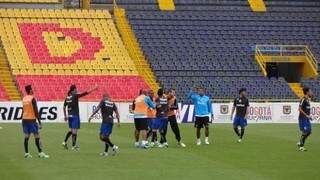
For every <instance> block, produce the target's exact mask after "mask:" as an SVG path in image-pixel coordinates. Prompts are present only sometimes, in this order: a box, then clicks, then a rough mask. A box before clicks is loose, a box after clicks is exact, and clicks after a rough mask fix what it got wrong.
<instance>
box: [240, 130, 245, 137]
mask: <svg viewBox="0 0 320 180" xmlns="http://www.w3.org/2000/svg"><path fill="white" fill-rule="evenodd" d="M243 135H244V128H241V133H240V138H241V139H242V137H243Z"/></svg>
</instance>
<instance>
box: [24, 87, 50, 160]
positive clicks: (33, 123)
mask: <svg viewBox="0 0 320 180" xmlns="http://www.w3.org/2000/svg"><path fill="white" fill-rule="evenodd" d="M25 90H26V93H27V95H26V96H24V97H23V100H22V103H23V114H22V127H23V133H24V151H25V154H24V157H25V158H32V156H31V154H30V153H29V149H28V144H29V138H30V134H33V135H34V138H35V144H36V146H37V149H38V152H39V154H38V156H39V157H40V158H49V156H48V155H47V154H45V153H44V152H43V151H42V149H41V144H40V134H39V129H41V127H42V126H41V120H40V118H39V112H38V106H37V101H36V99H35V97H34V96H33V90H32V86H31V85H27V86H26V87H25ZM37 120H38V123H37Z"/></svg>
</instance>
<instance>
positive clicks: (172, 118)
mask: <svg viewBox="0 0 320 180" xmlns="http://www.w3.org/2000/svg"><path fill="white" fill-rule="evenodd" d="M168 104H169V112H168V122H169V124H170V127H171V130H172V132H173V133H174V135H175V137H176V140H177V142H178V145H179V146H181V147H186V145H185V144H184V143H183V142H181V135H180V130H179V126H178V123H177V116H178V115H179V114H177V113H179V108H178V103H177V98H176V90H175V89H170V90H169V92H168ZM167 129H168V128H167V126H166V127H165V132H164V134H165V136H166V135H167Z"/></svg>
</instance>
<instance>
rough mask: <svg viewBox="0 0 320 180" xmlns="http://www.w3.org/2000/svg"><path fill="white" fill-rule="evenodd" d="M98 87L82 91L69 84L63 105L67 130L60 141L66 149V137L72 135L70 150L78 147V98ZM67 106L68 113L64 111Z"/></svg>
mask: <svg viewBox="0 0 320 180" xmlns="http://www.w3.org/2000/svg"><path fill="white" fill-rule="evenodd" d="M97 89H98V86H96V87H94V88H92V89H90V90H88V91H85V92H83V93H78V92H77V87H76V85H74V84H73V85H71V86H70V89H69V91H68V96H67V97H66V99H65V101H64V105H63V113H64V119H65V121H66V122H67V121H68V124H69V129H70V130H69V131H68V132H67V134H66V137H65V139H64V141H63V143H62V146H63V147H64V148H65V149H68V144H67V142H68V139H69V137H70V136H71V135H72V150H79V149H80V147H79V146H78V145H77V134H78V129H80V116H79V98H81V97H83V96H86V95H88V94H90V93H91V92H93V91H95V90H97ZM66 108H68V115H67V112H66Z"/></svg>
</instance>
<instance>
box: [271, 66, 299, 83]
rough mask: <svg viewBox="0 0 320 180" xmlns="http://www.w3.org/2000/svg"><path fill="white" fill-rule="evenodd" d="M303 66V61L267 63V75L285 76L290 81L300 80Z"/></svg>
mask: <svg viewBox="0 0 320 180" xmlns="http://www.w3.org/2000/svg"><path fill="white" fill-rule="evenodd" d="M302 67H303V64H302V63H267V66H266V70H267V76H268V78H271V77H275V78H278V77H283V78H284V79H285V80H286V81H287V82H289V83H294V82H300V80H301V75H302Z"/></svg>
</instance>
